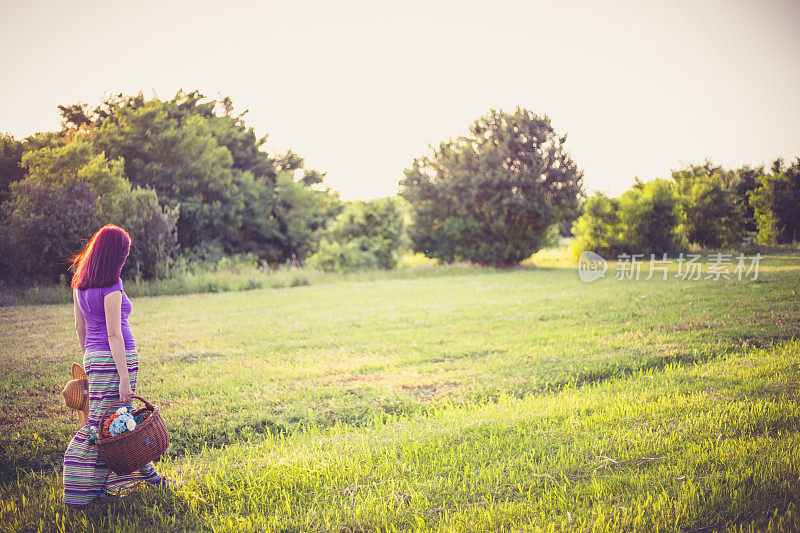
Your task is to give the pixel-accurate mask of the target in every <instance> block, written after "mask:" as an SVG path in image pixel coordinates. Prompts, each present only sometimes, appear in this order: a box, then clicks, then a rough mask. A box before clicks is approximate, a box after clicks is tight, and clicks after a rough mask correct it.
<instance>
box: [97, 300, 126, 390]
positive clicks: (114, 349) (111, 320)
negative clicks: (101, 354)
mask: <svg viewBox="0 0 800 533" xmlns="http://www.w3.org/2000/svg"><path fill="white" fill-rule="evenodd" d="M103 307H104V308H105V312H106V330H107V331H108V346H109V347H110V348H111V356H112V357H113V358H114V365H115V366H116V367H117V373H118V374H119V399H120V401H121V402H123V403H127V402H129V401H131V396H133V391H132V390H131V380H130V376H129V375H128V364H127V362H126V361H125V339H123V337H122V291H114V292H110V293H108V294H107V295H106V297H105V299H104V300H103Z"/></svg>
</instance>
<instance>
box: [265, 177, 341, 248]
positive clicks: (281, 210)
mask: <svg viewBox="0 0 800 533" xmlns="http://www.w3.org/2000/svg"><path fill="white" fill-rule="evenodd" d="M305 176H306V174H303V178H304V177H305ZM303 178H300V180H297V181H296V180H295V179H294V178H293V176H292V174H291V173H290V172H288V171H281V172H280V173H279V174H278V178H277V184H276V187H275V192H274V201H275V207H274V215H273V218H274V220H275V221H276V222H277V223H278V229H279V245H278V255H277V257H276V259H277V262H284V261H303V260H304V259H306V258H308V257H309V256H310V255H311V254H313V253H314V252H315V251H316V250H317V247H318V245H319V242H320V238H321V237H322V232H323V230H324V229H325V227H326V226H327V224H328V223H329V222H330V221H331V220H332V219H333V218H334V217H335V216H336V215H337V214H339V213H340V212H341V210H342V203H341V201H340V200H339V195H338V194H337V193H335V192H333V191H332V190H330V189H325V190H316V189H313V188H310V187H309V186H307V185H306V183H305V182H304V181H303Z"/></svg>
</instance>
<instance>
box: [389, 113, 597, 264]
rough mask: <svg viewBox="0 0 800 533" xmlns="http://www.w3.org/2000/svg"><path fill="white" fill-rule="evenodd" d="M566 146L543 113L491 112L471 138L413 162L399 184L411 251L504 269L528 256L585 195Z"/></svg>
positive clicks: (474, 126) (450, 143)
mask: <svg viewBox="0 0 800 533" xmlns="http://www.w3.org/2000/svg"><path fill="white" fill-rule="evenodd" d="M565 142H566V136H559V135H557V134H556V132H555V131H554V130H553V128H552V126H551V124H550V119H549V118H548V117H546V116H544V117H540V116H537V115H535V114H533V113H532V112H530V111H528V110H526V109H522V108H517V110H516V112H515V113H513V114H509V113H504V112H502V111H494V110H492V111H490V112H489V113H488V114H486V115H484V116H483V117H481V118H479V119H478V120H476V121H475V122H474V123H473V124H472V126H471V127H470V129H469V134H468V135H466V136H464V137H460V138H459V139H457V140H451V141H448V142H443V143H441V144H440V145H439V147H438V148H436V149H433V150H432V153H431V154H429V155H427V156H424V157H421V158H417V159H415V160H414V162H413V164H412V166H411V168H408V169H406V170H405V172H404V174H405V177H404V178H403V180H402V181H401V182H400V186H401V190H400V195H401V196H402V197H403V198H404V199H406V200H407V201H408V203H409V204H410V206H411V210H412V219H413V223H412V225H411V228H410V230H409V233H410V237H411V241H412V243H413V246H414V249H415V250H416V251H419V252H424V253H425V254H426V255H429V256H431V257H436V258H439V259H441V260H443V261H446V262H451V261H454V260H456V259H465V260H469V261H473V262H476V263H480V264H491V265H501V266H508V265H512V264H514V263H517V262H519V261H520V260H522V259H524V258H526V257H529V256H530V255H531V254H532V253H533V252H535V251H537V250H538V249H539V248H540V247H542V246H543V244H544V243H545V241H546V236H547V230H548V228H549V227H550V226H552V225H553V224H555V223H558V222H559V221H560V220H561V219H562V218H564V217H565V216H567V215H568V213H570V212H571V211H572V210H574V209H575V208H576V207H577V203H578V198H579V197H580V196H581V195H582V185H581V182H582V177H583V175H582V173H581V171H580V170H578V168H577V166H576V165H575V163H574V162H573V160H572V157H571V156H570V155H569V153H568V152H567V151H566V150H565V149H564V143H565Z"/></svg>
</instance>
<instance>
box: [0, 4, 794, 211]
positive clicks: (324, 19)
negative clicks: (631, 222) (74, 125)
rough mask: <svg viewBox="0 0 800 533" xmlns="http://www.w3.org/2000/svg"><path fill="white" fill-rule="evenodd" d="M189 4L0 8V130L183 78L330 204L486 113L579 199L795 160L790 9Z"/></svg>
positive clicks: (392, 174) (377, 181)
mask: <svg viewBox="0 0 800 533" xmlns="http://www.w3.org/2000/svg"><path fill="white" fill-rule="evenodd" d="M198 5H203V6H208V5H211V6H213V5H216V4H210V3H206V4H197V3H191V2H177V3H171V4H170V5H168V6H164V5H160V4H156V3H154V2H144V3H140V4H137V10H136V11H130V10H126V8H125V6H124V5H123V4H121V3H118V4H114V5H107V4H104V3H99V2H84V3H82V4H80V5H79V6H77V7H76V6H75V5H66V4H62V5H56V6H50V5H47V4H44V3H39V4H28V5H25V6H22V5H19V4H10V3H6V5H4V11H5V12H6V13H7V16H6V17H4V20H3V21H2V22H0V28H2V30H3V31H2V32H0V42H2V43H3V44H4V45H5V49H6V50H12V49H14V50H22V52H21V53H20V52H17V53H15V54H6V55H5V56H4V57H3V59H2V66H3V70H4V71H5V72H7V73H10V75H9V76H8V77H7V79H11V80H16V81H15V82H14V83H13V84H7V85H5V86H4V87H3V88H2V89H0V90H2V91H3V93H2V94H3V96H4V98H3V99H2V102H3V103H2V108H1V109H0V132H3V133H9V134H11V135H13V136H14V137H17V138H22V137H25V136H27V135H30V134H32V133H35V132H36V131H51V130H58V129H59V128H60V115H59V113H58V109H57V106H58V105H69V104H73V103H77V102H84V103H87V104H88V105H89V106H90V108H93V107H94V106H95V105H97V104H98V103H99V102H100V100H101V99H102V98H103V97H104V96H106V95H108V94H115V93H119V92H122V93H125V94H136V93H138V92H139V91H142V92H143V94H145V95H146V96H149V95H150V94H152V93H153V92H154V93H156V94H157V95H158V96H159V97H160V98H171V97H172V96H173V95H174V94H175V92H176V91H177V90H178V89H179V88H183V89H185V90H187V91H191V90H194V89H197V90H200V91H201V92H202V93H203V94H205V95H206V96H207V97H209V98H216V97H217V96H218V95H221V96H229V97H230V98H231V99H232V100H233V102H234V104H235V106H236V111H235V112H237V113H238V112H241V111H243V110H245V109H248V110H249V113H248V114H247V115H246V116H245V123H246V124H247V125H248V126H251V127H253V128H254V130H255V132H256V134H257V135H258V136H261V135H264V134H268V135H269V141H268V142H267V144H266V147H265V148H266V149H267V151H269V152H270V153H273V154H276V153H282V152H284V151H286V150H287V149H289V148H291V149H292V150H293V151H294V152H295V153H297V154H298V155H300V156H301V157H303V158H305V159H306V166H307V168H313V169H318V170H320V171H323V172H326V173H327V175H326V179H325V182H324V184H325V185H327V186H329V187H331V188H333V189H335V190H336V191H338V192H339V193H340V194H341V197H342V198H343V199H345V200H351V199H362V200H369V199H372V198H379V197H384V196H392V195H395V194H396V193H397V184H398V181H399V180H400V179H401V178H402V176H403V174H402V173H403V169H404V168H407V167H408V166H410V164H411V163H412V161H413V159H414V158H415V157H420V156H422V155H424V154H426V153H427V150H428V148H427V147H428V145H431V144H432V145H436V144H438V143H439V142H440V141H445V140H447V139H449V138H453V137H458V136H459V135H462V134H465V133H466V132H467V129H468V127H469V125H470V124H471V123H472V122H473V121H474V120H476V119H477V118H478V117H480V116H481V115H483V114H485V113H487V112H488V111H489V110H490V109H492V108H494V109H503V110H505V111H513V110H514V108H516V107H517V106H521V107H525V108H527V109H530V110H531V111H533V112H534V113H537V114H539V115H548V116H549V117H550V118H551V120H552V123H553V127H554V128H555V130H556V131H557V132H558V133H559V134H567V135H568V140H567V142H566V148H567V150H569V152H570V153H571V155H572V157H573V158H574V160H575V161H576V163H577V165H578V167H579V168H581V169H582V170H583V171H584V187H585V188H586V190H587V192H589V193H591V192H595V191H599V192H604V193H606V194H609V195H611V196H619V195H620V194H621V193H622V192H624V191H625V190H627V189H628V188H629V187H630V186H631V185H632V184H633V182H634V179H635V178H636V177H639V178H641V179H642V180H644V181H649V180H652V179H654V178H668V177H669V171H670V170H671V169H677V168H680V167H681V166H683V164H695V163H697V164H701V163H703V162H704V161H705V160H706V159H710V160H711V161H712V162H713V163H715V164H717V165H722V166H724V167H726V168H736V167H740V166H743V165H750V166H753V167H757V166H759V165H762V164H763V165H767V166H768V165H769V164H770V163H771V162H772V160H774V159H776V158H778V157H783V158H784V159H786V160H787V161H791V160H793V159H794V158H795V157H797V156H800V99H798V98H797V89H796V88H797V87H798V86H800V35H798V34H797V32H795V31H794V29H793V28H794V26H795V25H796V24H797V22H798V21H800V2H792V1H786V0H783V1H778V0H773V1H770V2H767V3H756V2H743V1H736V2H711V1H706V2H701V3H699V4H696V3H690V2H685V1H683V2H677V3H671V4H669V5H658V6H654V5H640V4H637V3H632V2H622V1H617V2H614V3H612V4H609V5H603V6H598V5H595V4H593V3H591V2H588V1H585V0H584V1H575V2H569V3H567V4H560V5H558V6H552V5H548V4H545V3H538V2H537V3H534V4H530V5H529V4H523V3H519V2H501V3H497V4H491V5H489V4H484V3H480V2H467V3H459V4H457V5H454V6H451V5H448V4H447V3H445V2H434V3H432V4H420V3H410V4H403V7H402V8H396V7H385V6H375V5H372V4H367V3H358V2H346V3H340V4H337V5H335V6H334V5H330V4H327V3H321V2H306V3H303V4H293V5H288V6H287V5H278V4H272V3H270V4H267V5H262V4H260V3H255V2H237V3H233V4H225V5H224V9H223V8H220V13H219V14H216V15H215V16H210V14H211V12H210V11H206V12H202V11H201V10H196V9H195V10H193V8H196V7H197V6H198ZM219 5H220V6H222V4H219ZM308 6H311V7H312V8H313V9H307V7H308ZM153 14H157V15H158V16H157V17H154V16H152V15H153ZM123 15H124V16H125V17H126V19H125V20H126V24H125V25H124V26H120V25H119V24H107V21H108V20H116V19H117V18H119V17H120V16H123ZM276 18H277V19H278V22H279V23H278V24H275V23H274V19H276ZM542 20H545V21H546V24H542V23H541V21H542ZM286 21H290V22H291V23H292V24H287V23H286ZM264 26H267V29H268V31H267V32H263V27H264ZM81 27H86V28H91V31H75V30H74V28H81ZM63 28H69V29H72V34H69V33H67V32H65V31H64V30H63ZM532 29H533V30H532ZM262 33H265V34H263V35H262ZM478 37H480V39H479V38H478ZM67 38H69V39H67ZM54 39H56V40H57V42H53V40H54ZM61 40H67V41H68V44H69V46H65V45H64V44H63V43H62V42H61ZM104 41H106V42H104ZM29 43H30V44H31V45H30V46H29ZM287 43H288V45H287ZM486 43H488V45H487V44H486ZM497 43H500V45H498V44H497ZM550 43H552V44H550ZM501 45H502V46H501ZM531 49H533V50H534V51H535V52H536V53H535V54H532V53H531V52H530V50H531ZM143 57H144V58H146V60H145V61H142V58H143ZM534 59H535V60H536V61H535V62H534V61H533V60H534ZM82 65H87V66H88V68H85V69H82V68H77V67H80V66H82ZM531 65H533V66H531ZM109 67H110V68H109ZM22 80H24V83H21V81H22ZM507 80H510V81H507Z"/></svg>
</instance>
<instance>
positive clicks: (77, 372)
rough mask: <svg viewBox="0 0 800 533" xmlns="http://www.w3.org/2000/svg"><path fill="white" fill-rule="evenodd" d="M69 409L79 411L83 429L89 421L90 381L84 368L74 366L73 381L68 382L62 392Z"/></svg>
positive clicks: (74, 364)
mask: <svg viewBox="0 0 800 533" xmlns="http://www.w3.org/2000/svg"><path fill="white" fill-rule="evenodd" d="M61 395H62V396H64V401H65V402H66V404H67V407H71V408H72V409H77V410H78V422H79V423H80V425H81V427H83V426H85V425H86V422H87V421H88V420H89V380H88V379H87V377H86V372H84V371H83V367H82V366H81V365H79V364H77V363H73V364H72V380H71V381H68V382H67V385H66V386H65V387H64V390H63V391H62V392H61Z"/></svg>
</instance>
